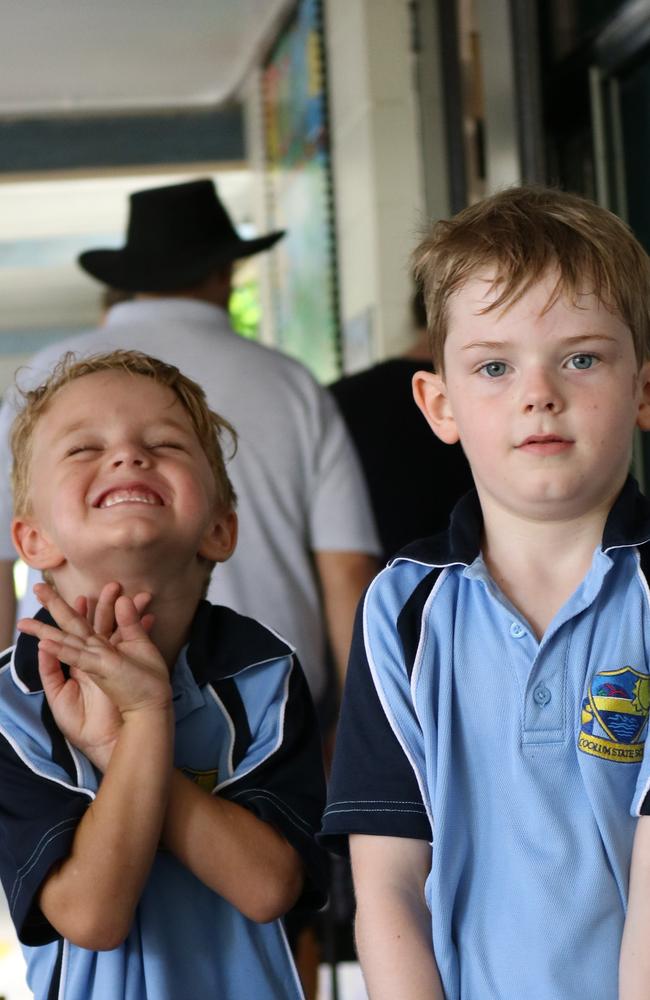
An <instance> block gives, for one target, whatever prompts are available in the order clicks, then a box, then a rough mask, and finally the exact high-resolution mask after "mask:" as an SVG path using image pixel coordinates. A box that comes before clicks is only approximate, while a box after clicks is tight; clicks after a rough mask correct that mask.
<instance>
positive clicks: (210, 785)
mask: <svg viewBox="0 0 650 1000" xmlns="http://www.w3.org/2000/svg"><path fill="white" fill-rule="evenodd" d="M181 770H182V772H183V774H184V775H185V777H186V778H189V779H190V781H193V782H194V784H195V785H198V786H199V788H202V789H203V791H204V792H208V793H210V792H212V791H213V790H214V787H215V785H216V784H217V778H218V777H219V772H218V770H217V769H216V768H215V769H214V770H213V771H194V770H193V769H192V768H191V767H183V768H181Z"/></svg>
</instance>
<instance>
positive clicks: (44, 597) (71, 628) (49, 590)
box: [21, 583, 93, 636]
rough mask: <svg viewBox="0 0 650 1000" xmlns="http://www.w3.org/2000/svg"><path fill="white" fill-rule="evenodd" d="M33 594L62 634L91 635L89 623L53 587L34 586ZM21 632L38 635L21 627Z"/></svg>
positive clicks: (40, 584) (45, 585) (46, 585)
mask: <svg viewBox="0 0 650 1000" xmlns="http://www.w3.org/2000/svg"><path fill="white" fill-rule="evenodd" d="M34 593H35V595H36V597H37V598H38V600H39V601H40V603H41V604H42V605H43V607H44V608H46V609H47V610H48V611H49V613H50V614H51V615H52V618H53V619H54V621H55V622H56V623H57V625H58V626H59V628H61V629H63V631H64V632H69V633H70V634H71V635H78V636H88V635H91V634H92V631H93V629H92V626H91V625H90V622H88V621H86V619H85V618H84V617H83V615H81V614H79V612H78V611H76V610H75V608H71V607H70V605H69V604H68V603H67V602H66V601H64V600H63V598H62V597H61V596H60V595H59V594H57V592H56V590H55V589H54V587H50V585H49V583H37V584H35V585H34ZM21 631H22V632H29V634H30V635H38V633H37V632H33V631H30V629H27V628H23V627H22V625H21Z"/></svg>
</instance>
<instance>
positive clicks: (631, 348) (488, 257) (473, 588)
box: [322, 188, 650, 1000]
mask: <svg viewBox="0 0 650 1000" xmlns="http://www.w3.org/2000/svg"><path fill="white" fill-rule="evenodd" d="M415 260H416V268H417V273H418V276H419V278H420V280H421V281H422V282H423V286H424V291H425V298H426V303H427V314H428V325H429V332H430V336H431V342H432V349H433V360H434V369H435V373H434V374H431V373H427V372H420V373H418V374H416V375H415V377H414V380H413V391H414V396H415V401H416V403H417V405H418V406H419V408H420V409H421V411H422V413H423V414H424V417H425V419H426V420H427V421H428V423H429V425H430V426H431V429H432V431H433V432H434V433H435V434H437V435H438V436H439V437H440V438H441V439H442V440H443V441H444V442H447V443H449V444H451V443H453V442H456V441H459V440H460V442H461V443H462V445H463V448H464V450H465V453H466V455H467V457H468V459H469V462H470V465H471V468H472V472H473V476H474V481H475V486H476V489H475V492H473V493H471V494H469V495H468V496H467V497H465V498H464V499H463V500H462V501H461V502H460V503H459V505H458V506H457V507H456V509H455V510H454V513H453V515H452V518H451V523H450V527H449V529H448V531H447V532H446V533H445V534H443V535H439V536H435V537H433V538H430V539H426V540H423V541H420V542H416V543H413V544H412V545H411V546H409V547H407V548H406V549H404V550H403V551H402V552H401V553H400V554H398V555H397V556H396V558H395V559H394V560H393V561H392V563H391V564H389V566H388V567H387V568H386V569H385V570H384V571H383V572H382V573H381V574H380V575H379V576H378V577H377V578H376V580H375V581H374V583H373V584H371V586H370V588H369V590H368V592H367V594H366V596H365V599H364V601H363V602H362V606H361V608H360V612H359V616H358V622H357V630H356V634H355V638H354V641H353V646H352V654H351V661H350V667H349V671H348V680H347V686H346V694H345V698H344V703H343V709H342V716H341V722H340V727H339V735H338V741H337V749H336V755H335V761H334V767H333V775H332V782H331V787H330V794H329V802H328V807H327V810H326V813H325V820H324V828H323V834H322V836H323V838H324V840H325V842H329V843H330V844H331V846H333V847H335V848H337V847H338V848H339V849H341V850H345V849H346V847H347V845H348V842H349V850H350V854H351V858H352V867H353V874H354V881H355V889H356V896H357V907H358V908H357V917H356V935H357V943H358V949H359V954H360V959H361V964H362V967H363V969H364V974H365V977H366V980H367V984H368V989H369V994H370V997H371V998H372V1000H379V998H387V1000H388V998H392V997H395V996H399V997H400V1000H416V998H417V1000H423V998H428V1000H433V998H435V1000H440V998H446V1000H483V998H487V997H490V1000H521V998H522V997H526V998H527V1000H556V998H557V1000H569V998H578V997H582V996H588V997H590V998H591V1000H613V998H615V997H617V996H619V997H620V998H621V1000H640V998H647V997H648V996H650V962H649V960H648V950H649V949H648V947H647V941H648V932H649V930H650V907H649V904H648V900H649V899H650V891H649V890H650V875H649V874H648V870H649V869H650V826H649V825H650V818H649V816H648V814H650V795H649V789H650V755H648V758H646V759H645V760H644V744H645V740H646V733H647V725H648V712H649V709H650V679H649V676H648V663H649V654H650V590H649V586H648V574H649V573H650V505H649V504H648V503H647V501H646V500H645V498H644V497H643V496H642V495H641V494H640V492H639V490H638V488H637V486H636V484H635V482H634V480H633V479H632V478H631V477H630V476H629V473H628V470H629V466H630V461H631V457H632V442H633V434H634V429H635V427H637V426H638V427H640V428H641V429H643V430H646V429H648V428H649V427H650V261H649V260H648V257H647V256H646V254H645V252H644V251H643V249H642V248H641V247H640V245H639V244H638V243H637V242H636V240H635V239H634V237H633V236H632V234H631V233H630V231H629V230H628V229H627V227H626V226H625V225H624V224H623V223H622V222H621V221H620V220H618V219H617V218H616V217H615V216H613V215H612V214H610V213H609V212H607V211H606V210H604V209H601V208H599V207H598V206H596V205H593V204H591V203H590V202H588V201H585V200H584V199H582V198H579V197H576V196H572V195H568V194H564V193H561V192H559V191H554V190H545V189H531V188H514V189H511V190H507V191H504V192H502V193H500V194H497V195H495V196H493V197H491V198H488V199H486V200H485V201H483V202H481V203H479V204H478V205H474V206H472V207H470V208H468V209H466V210H464V211H463V212H461V213H460V214H459V215H458V216H456V217H455V218H453V219H452V220H450V221H445V222H440V223H438V224H437V225H436V226H435V227H434V228H433V230H432V232H431V233H430V235H429V236H427V238H426V239H424V240H423V242H422V243H421V245H420V247H419V248H418V250H417V252H416V255H415ZM633 845H634V862H633V863H632V865H631V859H632V854H633ZM630 869H631V870H632V875H631V877H630ZM628 900H629V908H628ZM626 911H627V922H626ZM624 925H625V933H624ZM619 964H620V974H619Z"/></svg>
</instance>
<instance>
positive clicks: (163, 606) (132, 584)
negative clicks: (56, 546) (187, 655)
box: [54, 566, 204, 670]
mask: <svg viewBox="0 0 650 1000" xmlns="http://www.w3.org/2000/svg"><path fill="white" fill-rule="evenodd" d="M113 581H117V582H118V583H119V584H120V585H121V587H122V593H123V594H124V595H126V596H127V597H135V596H136V595H137V594H142V593H146V594H150V595H151V601H150V602H149V604H148V606H147V608H146V612H145V613H146V614H149V613H151V614H153V616H154V621H153V627H152V628H151V630H150V632H149V635H150V638H151V640H152V642H153V643H154V645H155V646H156V647H157V648H158V650H159V652H160V653H161V654H162V656H163V658H164V660H165V663H166V664H167V666H168V667H169V669H170V670H172V669H173V667H174V664H175V663H176V660H177V659H178V654H179V653H180V651H181V649H182V647H183V646H184V645H185V643H186V641H187V638H188V634H189V629H190V625H191V623H192V619H193V617H194V614H195V612H196V608H197V605H198V603H199V600H200V599H201V594H202V590H203V582H204V578H203V575H202V570H201V569H200V567H194V572H193V573H190V574H182V573H181V574H178V575H176V576H175V577H173V578H172V577H171V576H170V578H168V579H161V578H160V574H159V573H146V572H137V573H135V572H129V570H128V569H127V570H126V571H125V570H124V569H122V572H121V573H119V572H118V573H110V572H109V573H105V572H102V573H88V572H79V571H77V570H73V569H72V567H69V566H67V567H64V569H63V570H62V571H60V572H57V573H56V574H55V579H54V583H55V586H56V589H57V590H58V592H59V593H60V594H61V596H62V597H63V598H64V600H66V601H67V602H68V604H70V605H73V604H74V601H75V599H76V598H77V597H79V596H84V597H87V598H89V599H90V601H91V602H92V601H93V600H96V599H97V597H98V596H99V593H100V591H101V589H102V587H103V586H105V584H107V583H111V582H113Z"/></svg>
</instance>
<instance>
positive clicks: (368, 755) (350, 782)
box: [319, 602, 431, 854]
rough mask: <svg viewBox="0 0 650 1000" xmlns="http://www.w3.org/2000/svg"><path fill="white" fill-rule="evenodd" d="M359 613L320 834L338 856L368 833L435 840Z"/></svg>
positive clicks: (360, 611) (360, 610) (321, 840)
mask: <svg viewBox="0 0 650 1000" xmlns="http://www.w3.org/2000/svg"><path fill="white" fill-rule="evenodd" d="M362 612H363V602H362V605H361V606H360V608H359V611H358V612H357V619H356V622H355V627H354V636H353V639H352V647H351V652H350V663H349V666H348V673H347V678H346V683H345V692H344V697H343V705H342V709H341V718H340V721H339V726H338V731H337V737H336V749H335V753H334V764H333V767H332V776H331V780H330V787H329V794H328V802H327V808H326V810H325V815H324V817H323V827H322V830H321V833H320V836H319V840H320V842H321V843H323V844H325V845H326V846H327V847H329V848H331V849H332V850H333V851H335V852H336V853H341V854H343V853H346V851H347V837H348V835H349V834H351V833H363V834H370V835H375V836H384V837H412V838H413V839H416V840H430V839H431V824H430V823H429V819H428V816H427V812H426V809H425V806H424V803H423V801H422V796H421V794H420V790H419V787H418V783H417V780H416V777H415V773H414V771H413V768H412V766H411V764H410V762H409V760H408V758H407V756H406V754H405V753H404V750H403V749H402V746H401V745H400V742H399V740H398V739H397V737H396V735H395V733H394V731H393V729H392V727H391V725H390V723H389V721H388V719H387V717H386V713H385V711H384V708H383V706H382V703H381V700H380V698H379V696H378V694H377V690H376V687H375V684H374V681H373V677H372V673H371V670H370V666H369V663H368V657H367V653H366V647H365V641H364V632H363V618H362Z"/></svg>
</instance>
